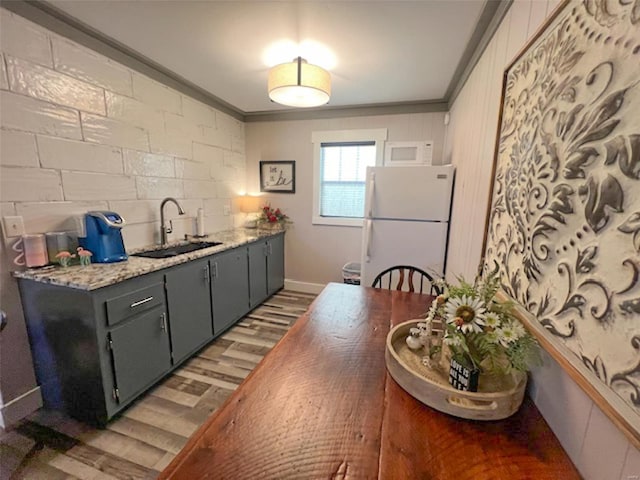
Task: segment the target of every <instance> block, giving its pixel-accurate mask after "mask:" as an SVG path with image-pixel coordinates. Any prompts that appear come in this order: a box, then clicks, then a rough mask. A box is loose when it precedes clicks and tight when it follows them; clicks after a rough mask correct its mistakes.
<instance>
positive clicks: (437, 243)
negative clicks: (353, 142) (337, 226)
mask: <svg viewBox="0 0 640 480" xmlns="http://www.w3.org/2000/svg"><path fill="white" fill-rule="evenodd" d="M454 174H455V169H454V167H453V166H452V165H443V166H420V167H368V168H367V177H366V190H365V220H364V226H363V229H362V230H363V232H362V259H361V274H360V275H361V282H360V283H361V285H364V286H367V287H369V286H371V284H372V282H373V280H374V279H375V277H376V276H377V275H378V274H379V273H380V272H382V271H383V270H385V269H387V268H389V267H393V266H395V265H411V266H416V267H420V268H422V269H423V270H425V271H427V272H429V273H434V274H436V275H437V276H442V275H443V274H444V268H445V258H446V250H447V236H448V232H449V215H450V211H451V198H452V194H453V180H454Z"/></svg>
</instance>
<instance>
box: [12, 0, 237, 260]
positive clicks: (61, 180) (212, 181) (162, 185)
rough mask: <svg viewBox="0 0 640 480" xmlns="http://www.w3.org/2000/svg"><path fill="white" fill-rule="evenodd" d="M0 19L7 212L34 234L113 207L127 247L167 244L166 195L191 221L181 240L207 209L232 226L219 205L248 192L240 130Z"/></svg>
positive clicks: (31, 28)
mask: <svg viewBox="0 0 640 480" xmlns="http://www.w3.org/2000/svg"><path fill="white" fill-rule="evenodd" d="M0 22H1V24H0V48H1V56H0V66H1V70H0V108H1V110H2V115H1V116H0V202H1V204H2V205H3V211H8V212H16V213H17V214H18V215H23V216H24V217H25V228H26V230H27V232H29V233H37V232H46V231H54V230H60V229H70V228H73V222H72V217H73V216H74V215H77V214H81V213H82V212H84V211H87V210H92V209H93V210H95V209H107V208H109V209H113V210H115V211H117V212H119V213H120V214H122V215H123V217H125V219H127V220H128V223H129V224H130V226H127V227H125V229H124V236H125V245H126V246H127V248H134V247H139V246H143V245H147V244H151V243H154V242H156V241H158V238H156V237H157V236H158V235H157V232H158V230H159V208H160V201H161V199H162V198H164V197H166V196H174V197H176V198H178V199H179V201H180V203H181V204H182V206H183V208H184V209H185V211H186V213H187V215H186V217H181V218H180V219H179V220H178V221H174V232H175V233H174V234H173V235H172V237H171V238H173V239H178V238H180V237H181V236H183V235H184V233H190V234H191V233H195V231H194V230H193V229H194V228H195V226H194V222H193V218H194V217H195V216H196V213H197V209H198V208H201V207H203V206H205V203H204V202H206V206H207V208H205V214H206V215H207V216H208V217H211V218H209V219H208V226H209V228H210V229H212V230H213V229H215V230H220V229H226V228H230V227H232V226H233V219H232V217H231V216H225V215H224V214H223V208H222V205H226V204H228V205H230V204H231V199H232V197H234V196H236V195H237V194H239V193H240V192H242V191H243V190H244V188H245V185H244V183H245V179H244V175H245V171H246V164H245V158H244V151H245V147H244V142H245V129H244V124H243V123H242V122H239V121H238V120H236V119H234V118H232V117H230V116H229V115H227V114H224V113H222V112H219V111H217V110H215V109H213V108H211V107H209V106H208V105H205V104H203V103H201V102H199V101H197V100H195V99H193V98H190V97H187V96H185V95H183V94H181V93H179V92H177V91H175V90H173V89H171V88H169V87H166V86H165V85H162V84H160V83H158V82H156V81H154V80H151V79H149V78H147V77H146V76H144V75H142V74H140V73H138V72H134V71H132V70H131V69H129V68H127V67H125V66H123V65H120V64H118V63H116V62H114V61H112V60H110V59H107V58H105V57H104V56H102V55H100V54H98V53H96V52H94V51H92V50H89V49H87V48H86V47H83V46H80V45H78V44H76V43H74V42H72V41H70V40H68V39H66V38H63V37H60V36H59V35H57V34H55V33H53V32H50V31H48V30H46V29H44V28H42V27H40V26H38V25H35V24H33V23H31V22H29V21H27V20H24V19H23V18H21V17H19V16H17V15H15V14H13V13H10V12H8V11H6V10H4V9H1V8H0ZM226 158H229V159H232V161H231V162H227V161H225V159H226ZM213 205H216V208H212V206H213ZM173 210H174V209H172V208H168V209H167V214H168V215H167V216H168V218H176V217H177V216H178V215H177V211H175V212H174V211H173Z"/></svg>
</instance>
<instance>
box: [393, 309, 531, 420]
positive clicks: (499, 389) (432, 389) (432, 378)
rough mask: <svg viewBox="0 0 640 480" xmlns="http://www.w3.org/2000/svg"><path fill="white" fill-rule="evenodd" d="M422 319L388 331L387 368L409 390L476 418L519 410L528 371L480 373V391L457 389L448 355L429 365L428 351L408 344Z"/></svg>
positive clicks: (441, 407) (494, 417)
mask: <svg viewBox="0 0 640 480" xmlns="http://www.w3.org/2000/svg"><path fill="white" fill-rule="evenodd" d="M420 321H422V320H409V321H408V322H404V323H401V324H400V325H397V326H396V327H394V328H393V329H392V330H391V331H390V332H389V335H387V346H386V351H385V360H386V362H387V370H389V373H390V374H391V376H392V377H393V379H394V380H395V381H396V382H397V383H398V384H399V385H400V386H401V387H402V388H403V389H404V390H406V391H407V393H409V394H410V395H411V396H413V397H415V398H416V399H417V400H419V401H421V402H422V403H424V404H425V405H429V406H430V407H432V408H435V409H436V410H439V411H441V412H444V413H448V414H450V415H454V416H456V417H461V418H468V419H472V420H500V419H503V418H507V417H509V416H511V415H513V414H514V413H515V412H516V411H517V410H518V408H519V407H520V404H521V403H522V399H523V397H524V389H525V386H526V384H527V375H526V374H525V373H522V372H514V373H512V374H510V375H503V376H493V375H480V380H479V382H478V391H477V392H466V391H462V390H457V389H455V388H453V387H452V386H451V385H450V384H449V359H448V356H447V355H442V359H441V362H440V364H439V365H437V366H436V367H435V368H429V367H427V366H425V365H423V364H422V357H423V356H424V355H426V352H423V351H418V352H415V351H412V350H410V349H409V347H407V343H406V341H405V339H406V338H407V336H408V335H409V329H411V328H412V327H415V326H416V325H417V323H418V322H420Z"/></svg>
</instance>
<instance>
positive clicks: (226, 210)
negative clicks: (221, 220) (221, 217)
mask: <svg viewBox="0 0 640 480" xmlns="http://www.w3.org/2000/svg"><path fill="white" fill-rule="evenodd" d="M222 211H223V213H224V214H225V215H231V205H229V204H225V205H224V207H222Z"/></svg>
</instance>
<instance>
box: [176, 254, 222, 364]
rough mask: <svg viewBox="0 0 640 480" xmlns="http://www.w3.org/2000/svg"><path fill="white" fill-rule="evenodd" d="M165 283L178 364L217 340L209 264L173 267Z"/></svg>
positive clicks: (202, 262)
mask: <svg viewBox="0 0 640 480" xmlns="http://www.w3.org/2000/svg"><path fill="white" fill-rule="evenodd" d="M165 282H166V287H167V307H168V310H169V329H170V331H171V351H172V353H173V362H174V364H175V363H178V362H180V361H182V360H183V359H185V358H186V357H187V356H189V355H190V354H191V353H193V352H194V351H196V350H197V349H198V348H199V347H201V346H202V345H204V344H205V343H207V342H208V341H209V340H211V338H213V325H212V322H211V297H210V290H209V261H208V260H207V259H204V260H194V261H192V262H189V263H186V264H184V265H180V266H177V267H173V268H171V269H170V270H169V271H168V272H167V273H166V274H165Z"/></svg>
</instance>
